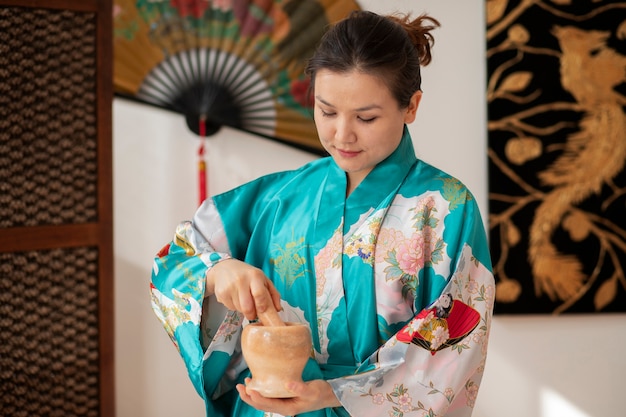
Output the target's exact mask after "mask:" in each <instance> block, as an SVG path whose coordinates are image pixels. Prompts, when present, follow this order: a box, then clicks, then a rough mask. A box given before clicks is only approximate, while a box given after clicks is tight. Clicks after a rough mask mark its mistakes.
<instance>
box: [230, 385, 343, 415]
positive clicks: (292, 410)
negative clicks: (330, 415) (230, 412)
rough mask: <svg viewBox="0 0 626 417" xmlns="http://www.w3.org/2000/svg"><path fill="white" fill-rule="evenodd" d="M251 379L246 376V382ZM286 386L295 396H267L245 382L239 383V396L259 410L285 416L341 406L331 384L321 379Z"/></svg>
mask: <svg viewBox="0 0 626 417" xmlns="http://www.w3.org/2000/svg"><path fill="white" fill-rule="evenodd" d="M249 380H250V378H246V383H248V381H249ZM286 388H287V389H288V390H289V391H291V392H293V394H294V397H293V398H266V397H263V396H262V395H261V394H259V393H258V392H257V391H254V390H252V389H247V388H246V387H245V386H244V385H243V384H238V385H237V391H239V396H240V397H241V399H242V400H243V401H244V402H245V403H247V404H249V405H251V406H252V407H254V408H256V409H257V410H263V411H266V412H269V413H278V414H281V415H283V416H295V415H297V414H302V413H306V412H308V411H314V410H319V409H322V408H329V407H340V406H341V403H340V402H339V400H338V399H337V397H336V396H335V393H334V392H333V389H332V387H331V386H330V384H329V383H328V382H326V381H324V380H321V379H315V380H313V381H308V382H291V383H289V384H288V385H287V386H286Z"/></svg>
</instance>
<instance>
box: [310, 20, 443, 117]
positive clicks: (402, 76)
mask: <svg viewBox="0 0 626 417" xmlns="http://www.w3.org/2000/svg"><path fill="white" fill-rule="evenodd" d="M439 26H440V25H439V22H438V21H437V20H435V19H433V18H431V17H429V16H427V15H421V16H419V17H418V18H417V19H414V20H411V18H410V16H409V15H389V16H381V15H378V14H376V13H372V12H368V11H355V12H352V13H351V14H350V15H349V16H348V17H346V18H345V19H343V20H341V21H339V22H337V23H336V24H335V25H334V26H333V27H331V28H330V29H329V30H328V31H327V32H326V33H325V34H324V36H323V37H322V39H321V41H320V43H319V45H318V47H317V50H316V52H315V53H314V55H313V57H312V58H311V59H310V60H309V62H308V64H307V66H306V69H305V74H306V75H307V76H308V77H309V78H310V80H311V84H310V87H309V89H310V90H309V91H313V90H314V89H315V75H316V74H317V71H319V70H321V69H327V70H329V71H332V72H337V73H346V72H350V71H352V70H356V71H359V72H362V73H364V74H369V75H373V76H377V77H380V78H381V80H383V81H384V82H385V83H386V84H387V86H388V87H389V90H390V91H391V93H392V95H393V96H394V98H395V99H396V100H397V101H398V104H399V105H400V108H406V107H407V106H408V105H409V101H410V99H411V97H412V96H413V94H414V93H415V92H416V91H418V90H420V88H421V81H422V79H421V75H420V65H428V64H429V63H430V61H431V53H430V49H431V47H432V46H433V45H434V43H435V39H434V38H433V36H432V34H431V33H430V32H431V31H432V30H433V29H435V28H437V27H439Z"/></svg>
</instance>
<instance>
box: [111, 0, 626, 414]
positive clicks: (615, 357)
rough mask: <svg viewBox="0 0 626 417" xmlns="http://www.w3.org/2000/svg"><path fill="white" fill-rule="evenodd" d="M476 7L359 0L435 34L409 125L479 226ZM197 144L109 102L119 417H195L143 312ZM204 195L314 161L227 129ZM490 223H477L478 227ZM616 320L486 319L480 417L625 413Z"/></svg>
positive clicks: (177, 128) (166, 349) (176, 362)
mask: <svg viewBox="0 0 626 417" xmlns="http://www.w3.org/2000/svg"><path fill="white" fill-rule="evenodd" d="M483 3H484V2H483V0H428V1H426V0H423V1H420V2H417V1H411V0H395V1H393V0H386V1H385V2H380V1H378V0H361V1H360V4H361V5H362V7H363V8H366V9H370V10H374V11H378V12H392V11H396V10H398V11H403V12H406V11H412V12H413V15H417V14H419V13H421V12H423V11H427V12H429V13H431V14H432V15H433V16H434V17H436V18H438V19H439V20H440V21H441V23H442V25H443V26H442V28H441V29H439V30H438V31H437V32H436V33H435V35H436V45H435V48H434V61H433V64H431V66H429V67H427V68H425V69H424V71H423V78H424V82H423V89H424V98H423V100H422V104H421V108H420V111H419V113H418V118H417V120H416V122H415V123H413V124H412V125H411V127H410V129H411V133H412V135H413V138H414V141H415V146H416V149H417V152H418V154H419V156H420V157H421V158H423V159H425V160H426V161H428V162H430V163H433V164H434V165H437V166H439V167H441V168H443V169H444V170H446V171H448V172H450V173H452V174H453V175H456V176H457V177H459V178H460V179H461V180H463V181H464V182H465V183H466V184H467V185H468V186H469V187H470V188H471V189H472V191H473V192H474V194H475V195H476V197H477V199H478V201H479V205H480V207H481V209H482V212H483V214H484V216H485V217H486V215H487V171H486V146H487V145H486V127H485V121H486V107H485V106H486V105H485V99H484V91H485V78H486V75H485V71H486V70H485V60H484V38H483V33H484V19H483ZM198 144H199V140H198V139H197V137H195V136H194V135H193V134H191V133H189V132H188V131H187V128H186V126H185V122H184V120H183V118H182V117H180V116H178V115H175V114H173V113H169V112H165V111H161V110H157V109H154V108H151V107H148V106H145V105H141V104H137V103H131V102H128V101H124V100H118V99H116V100H115V103H114V175H115V178H114V198H115V201H114V207H115V213H114V215H115V274H116V280H115V287H116V288H115V297H116V298H115V302H116V308H115V311H116V332H115V337H116V340H115V348H116V394H117V414H118V417H171V416H185V417H201V416H203V415H204V413H203V405H202V403H201V401H200V399H199V397H198V395H197V394H196V393H195V391H194V389H193V387H192V386H191V384H190V383H189V381H188V379H187V376H186V373H185V369H184V366H183V364H182V361H181V360H180V358H179V356H178V354H177V352H176V350H175V348H174V347H173V345H172V344H171V342H170V341H169V338H168V337H167V335H166V333H165V331H164V330H162V328H161V327H160V324H159V323H158V321H157V319H156V318H155V316H154V315H153V314H152V311H151V309H150V302H149V295H148V283H149V278H150V269H151V264H152V258H153V256H154V254H155V253H156V252H157V251H158V250H159V249H160V247H161V246H162V245H163V244H165V243H166V242H168V241H169V240H170V239H171V238H172V236H173V232H174V228H175V226H176V224H178V222H179V221H181V220H183V219H188V218H190V217H191V216H192V214H193V212H194V210H195V208H196V205H197V201H196V200H197V190H196V151H197V146H198ZM207 146H208V151H209V162H208V168H209V192H210V193H218V192H221V191H225V190H227V189H229V188H232V187H233V186H235V185H238V184H240V183H242V182H245V181H247V180H250V179H252V178H255V177H257V176H259V175H261V174H265V173H268V172H272V171H276V170H282V169H289V168H295V167H298V166H300V165H302V164H303V163H305V162H307V161H309V160H311V159H313V158H315V156H313V155H310V154H307V153H304V152H301V151H298V150H294V149H293V148H290V147H286V146H284V145H280V144H277V143H275V142H271V141H268V140H266V139H260V138H256V137H253V136H249V135H245V134H243V133H241V132H238V131H234V130H231V129H227V128H224V129H223V130H222V131H220V132H219V133H218V134H217V135H216V136H214V137H212V138H210V139H209V140H207ZM485 220H486V219H485ZM624 346H626V317H625V316H624V315H613V316H608V315H593V316H592V315H588V316H568V317H549V316H524V317H501V316H498V317H496V319H495V320H494V324H493V327H492V335H491V342H490V354H489V362H488V365H487V370H486V373H485V378H484V382H483V386H482V389H481V392H480V394H479V398H478V402H477V405H476V409H475V413H474V416H475V417H501V416H507V417H527V416H537V417H564V416H566V417H595V416H598V417H599V416H603V417H604V416H618V415H622V414H623V412H619V411H618V410H621V409H623V406H622V398H621V397H620V394H622V391H623V387H624V383H623V375H625V374H626V359H625V358H626V355H624V354H623V353H622V352H623V349H624Z"/></svg>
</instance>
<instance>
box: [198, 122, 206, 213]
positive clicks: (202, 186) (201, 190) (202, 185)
mask: <svg viewBox="0 0 626 417" xmlns="http://www.w3.org/2000/svg"><path fill="white" fill-rule="evenodd" d="M205 120H206V118H205V117H204V116H201V117H200V129H199V133H200V141H201V142H200V148H199V149H198V200H199V203H198V205H201V204H202V203H203V202H204V200H206V196H207V173H206V162H205V160H204V138H205V136H206V124H205Z"/></svg>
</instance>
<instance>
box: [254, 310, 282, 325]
mask: <svg viewBox="0 0 626 417" xmlns="http://www.w3.org/2000/svg"><path fill="white" fill-rule="evenodd" d="M259 320H261V323H263V326H285V322H284V321H283V320H282V319H281V318H280V316H279V315H278V312H277V311H276V309H275V308H274V306H273V305H272V306H270V307H268V309H267V310H265V311H264V312H263V313H259Z"/></svg>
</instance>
